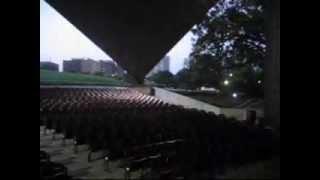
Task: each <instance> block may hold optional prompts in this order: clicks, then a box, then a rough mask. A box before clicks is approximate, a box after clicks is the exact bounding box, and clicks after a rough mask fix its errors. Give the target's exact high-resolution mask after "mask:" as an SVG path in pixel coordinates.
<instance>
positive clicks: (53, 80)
mask: <svg viewBox="0 0 320 180" xmlns="http://www.w3.org/2000/svg"><path fill="white" fill-rule="evenodd" d="M40 84H41V85H106V86H127V85H129V84H128V83H127V82H124V81H122V80H118V79H115V78H112V77H102V76H95V75H85V74H77V73H66V72H54V71H47V70H40Z"/></svg>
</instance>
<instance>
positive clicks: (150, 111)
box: [40, 88, 279, 176]
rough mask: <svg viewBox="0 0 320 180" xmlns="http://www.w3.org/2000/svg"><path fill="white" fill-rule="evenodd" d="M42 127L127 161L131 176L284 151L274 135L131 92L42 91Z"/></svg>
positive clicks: (214, 166) (218, 166)
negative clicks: (142, 172) (143, 172)
mask: <svg viewBox="0 0 320 180" xmlns="http://www.w3.org/2000/svg"><path fill="white" fill-rule="evenodd" d="M40 92H41V94H40V125H45V126H46V128H48V129H55V131H56V133H63V134H64V135H65V138H74V139H75V140H76V143H77V144H78V145H81V144H88V145H89V147H90V149H91V151H92V152H95V151H98V150H104V149H106V150H108V151H109V152H110V153H109V155H108V156H109V158H110V159H111V160H114V159H120V158H124V159H126V160H127V161H126V162H127V163H124V164H123V166H126V167H128V168H129V169H130V170H131V171H134V170H136V169H141V168H148V167H149V168H152V169H153V170H156V171H157V172H159V173H160V174H163V175H170V174H174V175H178V174H181V175H184V176H185V175H188V174H189V173H191V172H194V171H197V172H203V171H208V170H209V169H210V172H212V173H214V174H216V173H219V172H223V171H224V170H225V168H226V167H230V166H231V167H234V166H240V165H242V164H245V163H249V162H255V161H258V160H263V159H267V158H270V157H271V156H273V155H274V154H277V153H279V148H278V147H279V146H278V144H277V141H275V138H274V136H273V133H272V132H271V131H270V130H267V129H263V128H258V127H249V126H246V125H245V124H243V123H241V122H239V121H237V120H235V119H232V118H226V117H224V116H223V115H219V116H217V115H216V114H214V113H207V112H204V111H198V110H195V109H185V108H183V107H180V106H175V105H170V104H167V103H164V102H162V101H161V100H160V99H157V98H155V97H152V96H148V95H145V94H141V93H139V92H137V91H134V90H132V89H116V88H101V89H98V88H91V89H89V88H87V89H81V88H78V89H77V88H69V89H68V88H61V89H58V88H42V89H41V91H40Z"/></svg>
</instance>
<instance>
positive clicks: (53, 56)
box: [40, 0, 193, 73]
mask: <svg viewBox="0 0 320 180" xmlns="http://www.w3.org/2000/svg"><path fill="white" fill-rule="evenodd" d="M192 37H193V35H192V33H191V32H189V33H187V34H186V35H185V36H184V38H182V39H181V40H180V41H179V42H178V43H177V44H176V45H175V46H174V47H173V48H172V49H171V50H170V51H169V52H168V55H169V56H170V58H171V62H170V71H171V72H172V73H177V72H178V71H179V70H180V69H181V68H182V67H183V62H184V59H185V58H187V57H188V56H189V54H190V52H191V48H192V45H191V38H192ZM77 57H78V58H82V57H84V58H92V59H95V60H98V59H105V60H108V59H111V58H110V57H109V56H108V55H107V54H106V53H104V52H103V51H102V50H101V49H100V48H99V47H97V46H96V45H95V44H94V43H93V42H92V41H91V40H89V39H88V38H87V37H86V36H85V35H83V34H82V33H81V32H80V31H79V30H78V29H77V28H75V27H74V26H73V25H72V24H70V23H69V22H68V21H67V20H66V19H65V18H64V17H63V16H61V15H60V14H59V13H58V12H57V11H55V10H54V9H53V8H52V7H50V6H49V5H48V4H47V3H46V2H45V1H44V0H40V61H52V62H55V63H58V64H59V66H60V70H61V68H62V61H63V60H64V59H71V58H77Z"/></svg>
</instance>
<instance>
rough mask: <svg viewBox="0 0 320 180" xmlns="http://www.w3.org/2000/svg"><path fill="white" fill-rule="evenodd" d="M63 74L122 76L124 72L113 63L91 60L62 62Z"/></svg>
mask: <svg viewBox="0 0 320 180" xmlns="http://www.w3.org/2000/svg"><path fill="white" fill-rule="evenodd" d="M63 72H71V73H83V74H97V73H101V74H103V75H105V76H113V75H117V76H122V75H123V74H124V71H123V69H122V68H120V66H118V65H117V64H116V63H114V62H113V61H110V60H109V61H103V60H100V61H94V60H92V59H71V60H64V61H63Z"/></svg>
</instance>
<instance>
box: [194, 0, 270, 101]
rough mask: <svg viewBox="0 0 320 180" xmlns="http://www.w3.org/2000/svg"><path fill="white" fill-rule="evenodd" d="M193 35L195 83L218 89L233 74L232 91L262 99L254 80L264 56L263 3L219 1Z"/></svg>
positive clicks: (254, 0)
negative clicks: (236, 89)
mask: <svg viewBox="0 0 320 180" xmlns="http://www.w3.org/2000/svg"><path fill="white" fill-rule="evenodd" d="M192 32H193V33H194V34H195V35H196V36H197V38H196V39H194V41H193V52H192V53H191V58H192V59H193V62H194V63H193V65H191V68H190V71H191V73H193V75H194V76H192V77H193V78H195V79H196V80H195V81H194V83H196V84H197V85H201V84H206V83H208V84H211V85H214V86H218V85H221V82H223V81H224V80H225V79H227V78H230V77H229V74H230V73H233V74H236V75H237V77H236V78H233V83H234V84H233V88H239V89H240V90H242V91H244V92H246V93H248V94H250V95H253V96H256V95H259V96H261V93H257V91H259V87H261V88H262V84H261V83H260V84H259V86H257V84H258V83H257V79H258V76H260V74H263V60H264V59H265V56H266V35H265V23H264V9H263V6H262V0H220V1H218V3H217V4H216V5H215V6H214V7H213V8H212V9H211V10H210V11H209V12H208V14H207V16H206V18H205V19H204V21H203V22H202V23H200V24H199V25H197V26H196V27H195V28H194V29H193V30H192ZM205 69H207V70H205ZM210 69H213V70H214V71H215V72H214V73H213V72H211V71H210ZM257 69H258V70H261V71H257ZM198 71H201V72H202V73H199V72H198ZM197 72H198V73H197ZM259 73H260V74H259ZM197 75H200V76H201V77H198V76H197ZM234 77H235V76H234ZM219 82H220V83H219ZM230 88H231V87H230ZM257 88H258V89H257ZM261 92H262V91H261Z"/></svg>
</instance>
